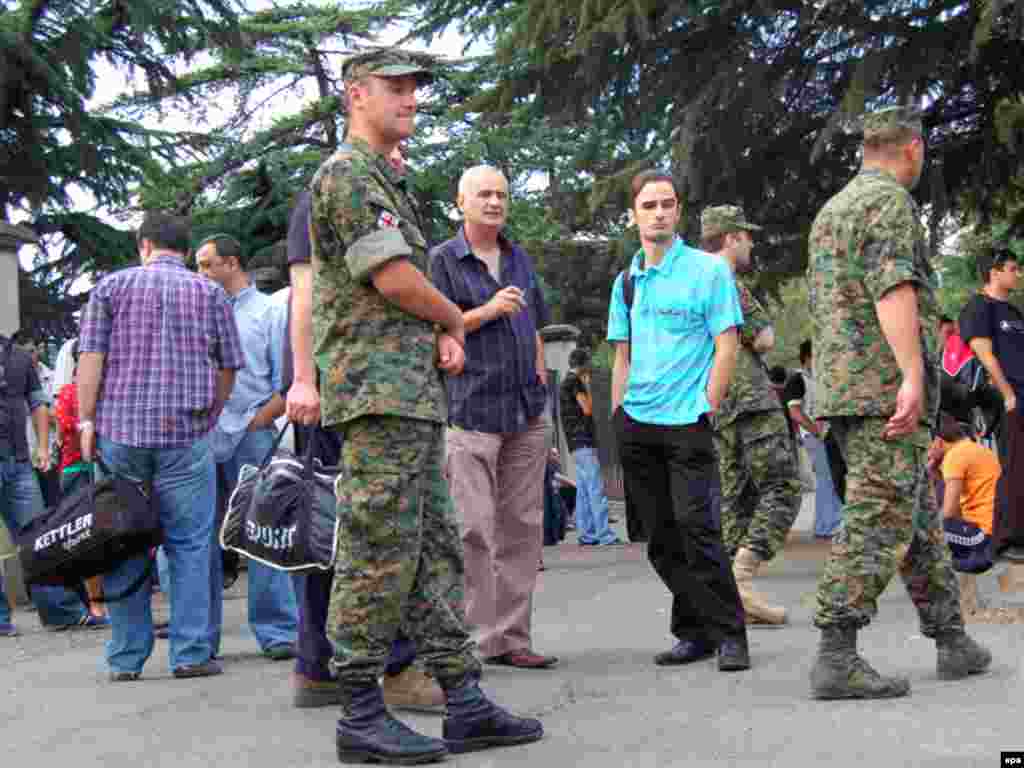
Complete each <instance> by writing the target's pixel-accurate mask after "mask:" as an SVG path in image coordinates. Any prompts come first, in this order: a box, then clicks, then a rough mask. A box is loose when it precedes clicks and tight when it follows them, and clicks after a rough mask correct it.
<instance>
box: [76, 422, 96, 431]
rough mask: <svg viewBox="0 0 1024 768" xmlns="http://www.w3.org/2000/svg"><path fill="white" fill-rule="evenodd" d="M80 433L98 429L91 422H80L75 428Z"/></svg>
mask: <svg viewBox="0 0 1024 768" xmlns="http://www.w3.org/2000/svg"><path fill="white" fill-rule="evenodd" d="M75 429H77V430H78V431H79V432H84V431H85V430H87V429H92V430H94V429H96V425H95V424H94V423H93V422H91V421H80V422H78V424H77V426H76V427H75Z"/></svg>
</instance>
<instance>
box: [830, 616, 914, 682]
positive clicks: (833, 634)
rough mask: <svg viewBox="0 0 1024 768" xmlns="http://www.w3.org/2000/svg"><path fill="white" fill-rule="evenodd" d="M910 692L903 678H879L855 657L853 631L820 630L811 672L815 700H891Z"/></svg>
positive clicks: (840, 627)
mask: <svg viewBox="0 0 1024 768" xmlns="http://www.w3.org/2000/svg"><path fill="white" fill-rule="evenodd" d="M908 693H910V681H909V680H907V679H906V678H905V677H882V676H881V675H880V674H878V673H877V672H876V671H875V670H874V669H872V668H871V665H870V664H868V663H867V662H866V661H864V659H862V658H861V657H860V656H859V655H858V654H857V628H856V627H854V626H852V625H849V626H838V627H826V628H825V629H823V630H821V644H820V645H819V646H818V658H817V659H815V661H814V667H813V668H812V669H811V696H812V697H813V698H815V699H892V698H896V697H897V696H906V695H907V694H908Z"/></svg>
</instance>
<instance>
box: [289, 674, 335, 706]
mask: <svg viewBox="0 0 1024 768" xmlns="http://www.w3.org/2000/svg"><path fill="white" fill-rule="evenodd" d="M292 688H294V690H295V694H294V697H293V698H292V702H293V703H294V704H295V706H296V707H297V708H298V709H315V708H317V707H336V706H338V705H340V704H341V687H340V686H339V685H338V681H337V680H314V679H312V678H310V677H306V676H305V675H300V674H299V673H298V672H295V673H293V674H292Z"/></svg>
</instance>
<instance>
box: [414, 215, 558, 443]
mask: <svg viewBox="0 0 1024 768" xmlns="http://www.w3.org/2000/svg"><path fill="white" fill-rule="evenodd" d="M498 243H499V245H500V246H501V284H500V285H499V284H498V283H497V281H495V279H494V278H493V277H491V273H490V272H489V271H488V269H487V265H486V264H484V263H483V262H482V261H481V260H480V259H478V258H477V257H476V256H475V255H474V254H473V251H472V249H471V248H470V245H469V242H468V241H467V240H466V235H465V231H464V230H462V229H460V230H459V234H458V235H456V236H455V237H453V238H452V239H451V240H448V241H446V242H444V243H441V245H439V246H437V247H436V248H434V249H433V250H432V251H431V252H430V278H431V280H432V281H433V282H434V285H435V286H436V287H437V290H439V291H440V292H441V293H443V294H444V295H445V296H447V297H448V298H449V299H451V300H452V301H453V302H454V303H455V304H456V305H458V307H459V309H461V310H462V311H463V312H469V311H470V310H473V309H476V308H477V307H481V306H483V305H484V304H486V303H487V302H488V301H490V300H491V297H492V296H494V294H495V293H497V292H498V291H499V290H500V289H501V288H503V287H506V286H509V285H515V286H518V287H519V288H520V289H521V290H522V291H523V295H524V296H525V297H526V309H525V310H523V311H522V312H518V313H516V314H514V315H512V316H511V317H500V318H498V319H497V320H494V321H493V322H490V323H487V324H486V325H483V326H481V327H480V328H478V329H477V330H475V331H473V332H472V333H468V334H466V367H465V368H464V369H463V372H462V374H461V375H460V376H449V377H447V384H448V422H449V423H450V424H452V425H454V426H457V427H462V428H463V429H471V430H475V431H478V432H490V433H492V434H508V433H512V432H521V431H523V430H524V429H526V425H527V422H528V421H530V420H532V419H535V418H537V417H538V416H540V415H541V413H543V412H544V408H545V406H546V405H547V388H546V387H545V386H544V384H542V383H541V380H540V377H539V376H538V375H537V329H538V328H541V327H543V326H544V325H546V324H547V322H548V308H547V305H546V304H545V303H544V296H543V295H542V294H541V291H540V284H539V283H538V282H537V276H536V274H535V273H534V271H533V264H532V263H531V262H530V257H529V256H527V255H526V252H525V251H524V250H523V249H522V248H520V247H519V246H518V245H515V244H514V243H512V242H510V241H508V240H507V239H506V238H505V237H504V236H503V235H500V236H499V237H498Z"/></svg>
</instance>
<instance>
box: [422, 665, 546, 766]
mask: <svg viewBox="0 0 1024 768" xmlns="http://www.w3.org/2000/svg"><path fill="white" fill-rule="evenodd" d="M438 682H440V683H441V687H442V688H444V693H445V697H446V698H447V699H448V716H447V717H446V718H445V719H444V728H443V735H444V741H445V744H446V745H447V746H448V751H449V752H452V753H458V752H472V751H474V750H477V749H487V748H488V747H501V746H506V745H511V744H526V743H528V742H531V741H539V740H540V739H541V738H542V737H543V736H544V726H542V725H541V724H540V720H535V719H533V718H531V717H516V716H515V715H513V714H510V713H509V712H506V711H505V710H504V709H502V708H501V707H499V706H498V705H497V704H495V703H494V702H492V701H491V700H490V699H488V698H487V696H485V695H484V692H483V691H481V690H480V685H479V678H478V676H477V675H467V676H465V677H462V678H459V679H456V680H440V681H438Z"/></svg>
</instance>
